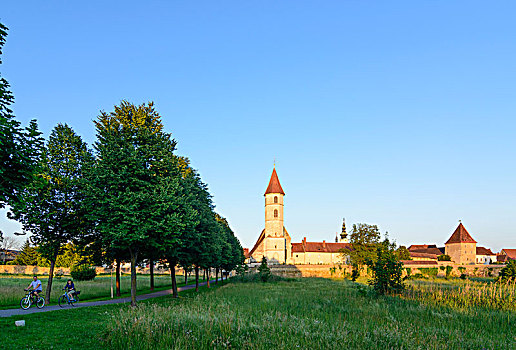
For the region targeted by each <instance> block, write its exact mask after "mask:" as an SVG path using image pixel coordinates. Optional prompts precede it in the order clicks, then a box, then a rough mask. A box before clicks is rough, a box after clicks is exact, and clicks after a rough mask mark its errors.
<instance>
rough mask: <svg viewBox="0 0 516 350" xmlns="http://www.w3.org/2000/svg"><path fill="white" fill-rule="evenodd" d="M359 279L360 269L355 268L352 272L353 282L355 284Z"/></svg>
mask: <svg viewBox="0 0 516 350" xmlns="http://www.w3.org/2000/svg"><path fill="white" fill-rule="evenodd" d="M358 277H360V270H359V269H358V267H353V270H352V271H351V280H352V281H353V282H355V281H356V280H357V278H358Z"/></svg>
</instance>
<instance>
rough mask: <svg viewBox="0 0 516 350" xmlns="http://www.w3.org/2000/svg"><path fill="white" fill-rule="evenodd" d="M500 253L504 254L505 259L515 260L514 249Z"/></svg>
mask: <svg viewBox="0 0 516 350" xmlns="http://www.w3.org/2000/svg"><path fill="white" fill-rule="evenodd" d="M502 253H505V255H506V256H507V258H509V259H512V260H516V249H502Z"/></svg>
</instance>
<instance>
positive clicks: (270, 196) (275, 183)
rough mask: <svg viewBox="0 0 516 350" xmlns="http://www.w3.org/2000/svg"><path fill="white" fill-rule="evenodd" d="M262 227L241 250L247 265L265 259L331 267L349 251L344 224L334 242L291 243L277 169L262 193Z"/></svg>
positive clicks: (282, 262) (283, 193)
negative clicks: (263, 205)
mask: <svg viewBox="0 0 516 350" xmlns="http://www.w3.org/2000/svg"><path fill="white" fill-rule="evenodd" d="M264 196H265V228H264V229H263V230H262V232H261V233H260V235H259V236H258V239H257V240H256V243H255V244H254V246H253V248H251V250H249V249H247V248H246V249H244V253H245V257H246V258H247V262H250V263H254V262H260V261H262V259H263V257H266V258H267V260H268V262H269V263H271V264H284V263H286V264H332V263H338V262H342V260H343V255H342V251H343V250H345V249H349V247H350V244H349V243H345V242H347V234H346V225H345V222H343V224H342V233H341V235H340V238H339V236H337V237H336V242H335V243H331V242H326V241H322V242H308V241H307V240H306V237H305V238H304V239H303V241H302V242H301V243H291V238H290V235H289V233H288V232H287V229H286V228H285V226H284V223H283V203H284V201H283V198H284V196H285V191H283V187H282V186H281V183H280V181H279V178H278V173H277V172H276V167H274V169H273V170H272V175H271V178H270V180H269V185H268V186H267V189H266V190H265V194H264Z"/></svg>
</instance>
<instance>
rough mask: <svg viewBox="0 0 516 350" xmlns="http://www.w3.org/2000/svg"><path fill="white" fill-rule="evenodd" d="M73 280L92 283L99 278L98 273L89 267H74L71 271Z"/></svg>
mask: <svg viewBox="0 0 516 350" xmlns="http://www.w3.org/2000/svg"><path fill="white" fill-rule="evenodd" d="M70 274H71V275H72V278H73V279H74V280H77V281H91V280H92V279H94V278H95V276H97V271H96V270H95V268H94V267H92V266H89V265H79V266H74V267H72V269H71V270H70Z"/></svg>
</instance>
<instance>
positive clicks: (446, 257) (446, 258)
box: [437, 254, 451, 261]
mask: <svg viewBox="0 0 516 350" xmlns="http://www.w3.org/2000/svg"><path fill="white" fill-rule="evenodd" d="M437 260H438V261H451V256H449V255H446V254H441V255H439V256H438V257H437Z"/></svg>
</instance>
